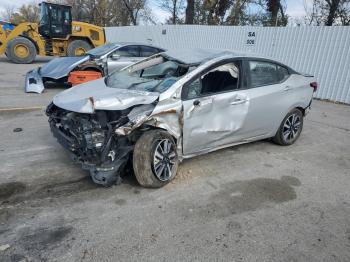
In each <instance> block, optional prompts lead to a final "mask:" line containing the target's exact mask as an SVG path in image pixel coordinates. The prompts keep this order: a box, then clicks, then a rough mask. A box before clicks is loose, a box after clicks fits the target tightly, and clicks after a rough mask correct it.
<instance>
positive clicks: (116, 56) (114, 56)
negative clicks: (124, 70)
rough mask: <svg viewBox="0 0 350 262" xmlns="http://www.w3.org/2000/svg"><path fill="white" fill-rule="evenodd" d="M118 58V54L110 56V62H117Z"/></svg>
mask: <svg viewBox="0 0 350 262" xmlns="http://www.w3.org/2000/svg"><path fill="white" fill-rule="evenodd" d="M119 58H120V55H118V54H112V56H111V59H112V60H118V59H119Z"/></svg>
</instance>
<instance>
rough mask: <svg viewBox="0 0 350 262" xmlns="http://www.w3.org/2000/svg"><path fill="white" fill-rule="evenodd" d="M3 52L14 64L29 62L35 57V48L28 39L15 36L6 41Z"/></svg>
mask: <svg viewBox="0 0 350 262" xmlns="http://www.w3.org/2000/svg"><path fill="white" fill-rule="evenodd" d="M5 54H6V56H7V57H8V58H9V59H10V60H11V61H12V62H14V63H16V64H30V63H32V62H33V61H34V59H35V57H36V48H35V45H34V44H33V43H32V41H30V40H29V39H27V38H25V37H16V38H13V39H12V40H10V41H9V42H8V43H7V47H6V52H5Z"/></svg>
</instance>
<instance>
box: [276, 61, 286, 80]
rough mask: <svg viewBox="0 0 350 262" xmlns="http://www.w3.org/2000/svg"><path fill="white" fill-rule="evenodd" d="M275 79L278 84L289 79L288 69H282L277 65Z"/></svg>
mask: <svg viewBox="0 0 350 262" xmlns="http://www.w3.org/2000/svg"><path fill="white" fill-rule="evenodd" d="M277 77H278V80H279V82H281V81H283V80H285V79H287V78H288V77H289V71H288V69H287V68H285V67H283V66H279V65H277Z"/></svg>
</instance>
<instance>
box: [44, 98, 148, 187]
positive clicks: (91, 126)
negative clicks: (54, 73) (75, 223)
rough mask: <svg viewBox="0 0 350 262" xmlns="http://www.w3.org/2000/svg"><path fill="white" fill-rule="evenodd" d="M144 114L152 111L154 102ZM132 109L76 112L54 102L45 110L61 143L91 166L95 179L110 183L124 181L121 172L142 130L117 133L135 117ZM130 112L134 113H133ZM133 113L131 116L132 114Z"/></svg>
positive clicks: (76, 158) (79, 159) (86, 164)
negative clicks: (89, 112) (88, 112)
mask: <svg viewBox="0 0 350 262" xmlns="http://www.w3.org/2000/svg"><path fill="white" fill-rule="evenodd" d="M147 107H148V108H149V110H148V111H147V110H146V111H147V112H146V113H145V111H144V110H143V112H144V113H143V115H145V114H150V113H151V109H153V108H154V106H152V105H147ZM132 111H133V109H132V108H129V109H125V110H120V111H104V110H98V111H95V113H92V114H87V113H77V112H72V111H68V110H65V109H62V108H60V107H57V106H56V105H55V104H53V103H51V104H50V105H49V106H48V107H47V110H46V114H47V115H48V117H49V123H50V128H51V131H52V133H53V135H54V136H55V137H56V138H57V140H58V141H59V143H60V144H61V145H62V146H63V147H64V148H66V149H67V150H68V151H69V152H70V154H71V156H72V158H73V160H74V161H75V162H78V163H81V164H82V167H83V169H86V170H89V171H90V175H91V177H92V179H93V181H94V182H95V183H97V184H101V185H104V186H108V185H111V184H115V183H119V182H120V181H121V178H120V174H121V172H122V171H123V170H124V167H125V165H126V163H127V161H128V159H129V156H130V153H131V152H132V150H133V145H134V143H135V141H136V140H137V138H138V136H139V135H140V133H139V132H138V131H135V132H133V133H130V134H129V135H127V136H125V135H118V134H116V133H115V130H116V129H117V128H118V127H120V126H123V125H125V124H126V123H129V122H130V121H133V120H132V119H131V118H132V115H133V114H132V113H131V112H132ZM130 113H131V114H130ZM129 117H130V118H129Z"/></svg>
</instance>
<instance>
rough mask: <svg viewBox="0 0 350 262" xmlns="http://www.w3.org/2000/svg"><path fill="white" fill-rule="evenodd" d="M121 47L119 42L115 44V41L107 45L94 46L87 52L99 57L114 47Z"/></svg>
mask: <svg viewBox="0 0 350 262" xmlns="http://www.w3.org/2000/svg"><path fill="white" fill-rule="evenodd" d="M117 47H119V45H118V44H114V43H109V44H105V45H101V46H99V47H96V48H93V49H91V50H89V51H88V52H87V53H88V54H89V55H92V56H95V57H98V56H102V55H104V54H106V53H108V52H110V51H112V50H113V49H115V48H117Z"/></svg>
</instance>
